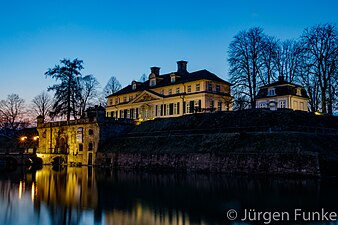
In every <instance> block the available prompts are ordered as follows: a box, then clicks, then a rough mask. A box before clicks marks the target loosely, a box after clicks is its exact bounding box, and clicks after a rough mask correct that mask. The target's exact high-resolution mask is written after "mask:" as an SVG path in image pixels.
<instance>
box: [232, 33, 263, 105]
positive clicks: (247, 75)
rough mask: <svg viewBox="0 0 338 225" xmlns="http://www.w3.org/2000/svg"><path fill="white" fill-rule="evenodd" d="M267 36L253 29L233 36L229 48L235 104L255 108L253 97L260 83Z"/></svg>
mask: <svg viewBox="0 0 338 225" xmlns="http://www.w3.org/2000/svg"><path fill="white" fill-rule="evenodd" d="M267 38H268V37H267V36H266V35H265V34H264V33H263V29H262V28H259V27H254V28H251V29H249V30H248V31H241V32H239V33H238V34H237V35H235V36H234V40H233V41H232V42H231V43H230V46H229V51H228V53H229V58H228V61H229V64H230V72H229V73H230V77H231V83H232V84H233V95H234V97H235V104H237V103H238V104H239V105H241V106H242V107H247V106H249V107H251V108H255V105H256V103H255V96H256V94H257V92H258V87H259V84H261V82H262V78H261V77H262V68H263V64H264V60H263V59H264V53H265V48H266V45H267ZM237 100H238V101H240V102H236V101H237Z"/></svg>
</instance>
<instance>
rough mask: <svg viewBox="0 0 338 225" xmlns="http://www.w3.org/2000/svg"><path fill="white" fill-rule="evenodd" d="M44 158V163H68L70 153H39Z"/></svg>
mask: <svg viewBox="0 0 338 225" xmlns="http://www.w3.org/2000/svg"><path fill="white" fill-rule="evenodd" d="M36 155H37V157H39V158H41V159H42V164H52V165H63V164H67V163H68V154H62V153H37V154H36Z"/></svg>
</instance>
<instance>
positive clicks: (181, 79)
mask: <svg viewBox="0 0 338 225" xmlns="http://www.w3.org/2000/svg"><path fill="white" fill-rule="evenodd" d="M172 74H175V76H177V77H176V81H175V83H171V76H172ZM157 79H158V80H157V81H156V86H153V87H150V86H149V80H147V81H145V82H136V85H137V88H136V90H133V89H132V85H131V84H130V85H128V86H126V87H124V88H123V89H121V90H119V91H118V92H116V93H114V94H111V95H109V96H107V98H108V97H111V96H117V95H121V94H127V93H130V92H135V91H143V90H149V89H154V88H158V87H164V86H169V85H173V84H180V83H186V82H190V81H196V80H202V79H206V80H212V81H217V82H223V83H227V84H230V83H229V82H227V81H225V80H223V79H221V78H219V77H218V76H216V75H215V74H213V73H211V72H209V71H208V70H199V71H196V72H192V73H189V72H186V73H184V74H180V73H178V72H175V73H168V74H164V75H159V76H157Z"/></svg>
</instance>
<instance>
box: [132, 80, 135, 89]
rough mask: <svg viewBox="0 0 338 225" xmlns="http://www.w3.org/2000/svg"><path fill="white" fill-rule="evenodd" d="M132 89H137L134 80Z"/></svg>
mask: <svg viewBox="0 0 338 225" xmlns="http://www.w3.org/2000/svg"><path fill="white" fill-rule="evenodd" d="M132 90H133V91H135V90H136V83H135V82H134V83H133V85H132Z"/></svg>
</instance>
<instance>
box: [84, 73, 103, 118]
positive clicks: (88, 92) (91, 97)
mask: <svg viewBox="0 0 338 225" xmlns="http://www.w3.org/2000/svg"><path fill="white" fill-rule="evenodd" d="M80 84H81V98H80V115H82V114H83V112H84V111H85V110H86V108H87V107H88V106H93V105H95V101H98V88H99V87H100V83H99V82H98V81H97V80H96V78H95V77H94V76H93V75H87V76H84V77H83V78H82V79H81V82H80Z"/></svg>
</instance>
